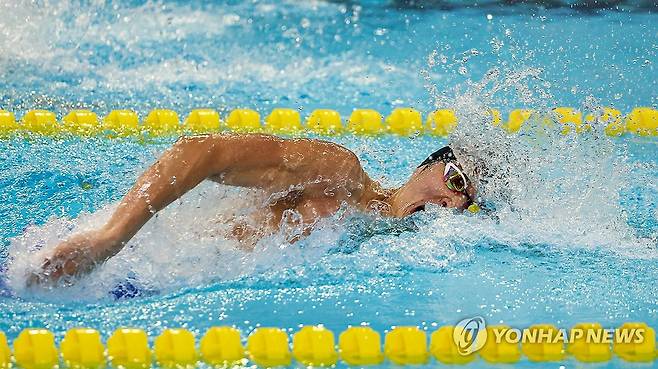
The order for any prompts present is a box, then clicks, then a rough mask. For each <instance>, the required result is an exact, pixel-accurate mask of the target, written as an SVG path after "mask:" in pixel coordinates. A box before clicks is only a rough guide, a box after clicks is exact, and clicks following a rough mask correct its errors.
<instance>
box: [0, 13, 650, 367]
mask: <svg viewBox="0 0 658 369" xmlns="http://www.w3.org/2000/svg"><path fill="white" fill-rule="evenodd" d="M0 10H2V13H6V14H8V12H10V13H11V14H14V15H15V17H0V18H2V19H0V23H1V24H0V29H1V30H2V31H0V50H3V52H2V53H0V108H2V109H6V110H12V111H14V112H16V114H17V115H18V116H20V115H22V113H23V112H24V111H26V110H29V109H35V108H45V109H50V110H52V111H54V112H56V113H57V114H58V116H60V117H61V116H63V115H64V114H65V113H66V112H67V111H68V110H70V109H72V108H88V109H92V110H94V111H96V112H97V113H99V115H104V114H105V113H107V112H108V111H109V110H111V109H115V108H129V109H134V110H136V111H137V112H138V113H139V114H140V115H141V116H144V115H145V114H146V113H147V112H148V111H149V110H150V109H152V108H155V107H162V108H171V109H175V110H177V111H178V112H179V113H180V114H181V115H185V114H186V113H187V112H188V111H189V110H191V109H193V108H196V107H211V108H215V109H217V110H218V111H220V113H221V114H222V115H223V116H226V114H227V113H228V111H230V110H231V109H233V108H235V107H250V108H254V109H256V110H258V111H260V112H261V114H263V115H265V114H267V112H268V111H269V110H271V109H272V108H273V107H279V106H281V107H292V108H297V109H300V111H301V112H302V114H303V115H305V114H307V113H308V112H310V111H311V110H313V109H315V108H320V107H322V108H333V109H336V110H338V111H339V112H340V113H341V114H342V115H343V116H347V115H349V113H350V112H351V110H352V109H353V108H356V107H367V108H375V109H378V110H380V111H381V112H382V113H384V114H387V113H388V112H389V111H390V110H391V109H392V108H394V107H398V106H414V107H416V108H418V109H419V110H421V111H423V112H424V113H425V112H429V111H431V110H433V109H434V108H435V107H453V108H455V109H457V110H458V113H459V114H460V115H461V116H462V117H468V116H470V114H473V111H471V110H469V107H471V106H474V105H479V104H481V105H486V106H493V107H498V108H500V109H501V110H502V111H503V112H507V111H509V110H510V109H512V108H521V107H529V108H534V109H540V110H541V109H546V108H550V107H552V106H574V107H577V108H580V109H583V110H585V111H587V110H588V109H592V108H593V107H595V106H598V105H601V106H614V107H616V108H618V109H620V110H622V111H624V112H628V111H630V109H631V108H633V107H636V106H650V107H654V108H656V106H657V105H658V95H657V94H656V91H658V79H657V78H656V75H657V74H656V63H657V62H658V58H657V52H658V48H657V46H656V39H658V37H657V36H658V27H656V24H658V22H656V15H655V13H651V12H650V11H646V9H645V10H639V9H637V8H632V7H631V8H629V7H626V8H620V9H617V10H615V9H613V10H588V11H583V10H574V9H570V8H568V7H559V8H555V9H543V8H541V7H536V6H514V7H510V6H495V5H490V6H483V7H477V8H472V7H465V8H462V7H457V8H456V9H450V10H447V9H442V7H440V6H439V7H427V8H424V9H419V8H413V7H408V8H398V7H396V6H393V5H392V4H389V3H388V2H376V1H368V2H364V3H342V2H321V1H317V2H303V3H302V2H292V1H290V2H267V1H258V2H248V3H241V2H233V1H231V2H221V3H216V4H206V5H187V4H184V3H167V4H161V3H151V2H146V3H143V2H130V3H126V2H117V3H115V4H113V5H108V6H104V5H99V6H96V5H90V4H87V3H84V4H77V3H76V4H73V3H69V2H62V3H58V4H46V3H38V4H18V5H17V4H10V3H5V4H0ZM649 10H650V9H649ZM10 18H11V19H10ZM460 130H461V131H460V132H458V133H459V135H461V137H462V139H463V137H468V138H469V140H470V141H471V142H473V143H475V144H476V146H478V145H479V146H478V147H481V148H482V147H485V146H486V147H494V148H501V149H502V147H503V146H502V145H503V143H507V144H509V143H512V144H513V145H514V147H515V148H516V149H515V150H517V151H515V150H512V151H511V154H510V155H509V156H507V157H506V158H505V160H506V161H505V165H506V167H509V168H510V172H511V173H512V174H513V177H512V178H511V179H510V180H509V182H507V186H508V187H509V189H510V194H508V195H507V200H505V201H503V200H504V199H503V197H495V198H493V199H492V202H494V203H496V204H497V210H498V212H497V215H495V216H488V215H478V216H471V215H468V214H455V213H452V212H450V211H444V210H441V209H430V211H428V212H426V213H424V214H418V215H415V216H414V217H412V218H411V219H406V220H403V221H391V220H384V219H373V218H371V217H367V216H359V215H354V216H350V217H347V219H335V218H333V219H328V220H327V221H326V222H325V223H323V224H321V225H319V227H318V229H317V230H316V231H314V232H313V233H312V234H311V236H310V237H309V238H308V239H306V240H304V241H302V242H299V243H298V244H295V245H292V246H290V245H287V244H285V243H284V242H282V241H281V239H280V238H277V237H276V236H275V237H271V238H270V239H267V240H265V241H264V242H263V243H262V244H261V245H259V248H257V251H256V252H255V253H253V254H243V253H241V252H238V251H235V250H234V249H233V246H232V244H231V243H230V242H228V241H222V240H217V239H215V240H210V238H208V237H205V236H204V234H202V233H203V232H201V231H200V230H199V228H202V229H203V230H212V227H211V226H212V222H211V221H209V220H208V219H212V218H213V217H215V216H217V214H218V213H221V212H222V211H225V210H226V209H230V208H232V207H234V206H236V205H235V204H236V202H235V198H237V199H239V201H247V200H249V198H250V195H249V194H247V193H242V192H239V191H234V190H232V189H226V188H221V187H218V186H215V185H211V184H205V185H204V186H202V188H200V189H198V190H196V191H193V192H192V193H190V194H188V195H187V197H185V198H184V201H181V202H180V203H177V204H175V205H174V206H173V207H172V208H171V209H168V210H167V211H165V212H163V214H162V215H161V216H160V217H159V218H158V219H156V220H154V221H152V222H150V223H149V225H147V227H146V229H145V231H144V232H142V234H141V235H140V236H138V237H137V238H136V239H135V240H134V241H133V242H132V243H131V244H130V245H129V246H128V247H126V249H124V251H122V253H120V254H119V255H117V257H116V258H115V259H113V260H112V261H110V262H108V263H107V264H106V265H104V266H103V267H102V268H100V269H99V270H98V271H97V272H96V273H94V274H92V275H90V276H89V277H86V278H85V279H83V280H82V281H80V282H79V283H78V284H77V285H76V286H72V287H68V288H59V289H54V290H50V291H43V290H30V289H26V288H25V287H24V286H23V285H22V284H21V276H22V275H23V274H24V272H25V271H26V270H28V269H29V266H30V265H33V264H34V263H36V261H35V259H34V258H33V256H34V252H35V250H36V249H40V248H43V249H48V248H49V247H52V246H53V245H54V244H56V242H57V240H59V239H61V238H63V237H65V236H66V235H68V234H70V233H71V232H74V231H75V230H77V229H80V228H84V227H85V226H87V225H94V224H96V225H97V224H98V223H99V222H101V221H102V219H103V217H105V216H107V214H108V211H109V210H108V208H107V207H108V206H111V204H113V203H115V202H116V201H117V200H119V199H120V198H121V196H122V195H123V194H124V193H125V192H126V191H127V190H128V189H129V188H130V186H131V185H132V183H133V182H134V180H135V179H136V177H137V176H138V175H139V173H141V171H142V170H143V169H144V168H146V167H147V166H148V165H149V164H150V163H151V162H153V160H155V158H156V157H157V156H158V155H159V154H160V153H161V152H162V151H163V150H164V149H165V148H166V147H167V146H168V145H169V144H170V143H171V142H173V140H174V139H173V138H164V139H161V140H155V141H154V142H148V143H143V142H138V141H135V140H131V139H126V140H115V141H109V140H103V139H59V140H53V139H50V138H45V139H40V138H33V139H10V140H2V141H0V188H1V190H0V196H1V198H2V201H1V203H0V236H1V237H2V246H0V311H1V312H2V314H0V330H2V331H4V332H6V333H7V335H8V337H9V338H10V339H13V338H15V337H16V335H17V334H18V332H20V330H21V329H23V328H26V327H29V326H42V327H46V328H48V329H51V330H53V331H54V332H55V333H56V334H57V337H58V338H61V336H62V334H63V332H64V331H65V330H66V329H68V328H71V327H75V326H88V327H92V328H97V329H99V330H101V332H103V334H104V335H105V337H107V334H109V333H110V332H111V331H112V330H114V329H115V328H117V327H121V326H137V327H142V328H144V329H145V330H147V332H148V333H149V334H150V335H151V336H152V337H155V336H156V335H157V334H159V333H160V332H161V331H162V329H164V328H165V327H180V326H182V327H187V328H189V329H191V330H192V331H193V332H195V334H196V335H197V337H200V336H201V334H203V332H204V331H205V329H207V328H208V327H210V326H214V325H235V326H237V327H238V328H240V329H241V330H242V333H243V336H246V335H247V334H248V333H249V332H250V331H251V330H252V329H253V328H254V327H257V326H278V327H282V328H287V329H291V330H292V331H294V330H296V329H297V327H298V326H299V325H301V324H318V323H323V324H325V325H326V326H327V327H328V328H330V329H333V330H334V331H335V332H340V331H342V330H343V329H345V328H346V327H347V326H348V325H356V324H362V323H367V324H369V325H371V326H373V327H374V328H375V329H377V330H378V331H380V332H385V331H386V330H387V329H390V327H391V326H395V325H404V324H409V325H419V326H421V327H422V328H425V329H427V330H428V331H433V330H434V329H435V328H436V327H437V326H440V325H444V324H454V323H456V322H457V321H459V320H461V319H463V318H465V317H469V316H474V315H481V316H483V317H485V319H486V320H487V322H488V323H490V324H493V323H504V324H508V325H511V326H515V327H525V326H527V325H530V324H534V323H541V322H548V323H553V324H556V325H558V326H560V327H564V328H568V327H570V326H571V325H573V324H574V323H577V322H583V321H597V322H600V323H602V324H603V325H604V326H610V327H614V326H618V325H620V324H621V323H623V322H626V321H645V322H647V323H649V324H650V325H652V326H654V327H658V287H656V286H657V284H656V283H655V281H656V280H657V279H658V267H657V266H656V260H657V258H656V256H657V255H658V253H657V252H656V251H657V250H656V247H657V246H658V241H657V240H658V210H657V204H658V186H657V185H656V182H657V181H656V178H657V177H658V155H657V154H658V145H657V144H656V141H655V139H651V138H641V137H623V138H617V139H608V138H606V137H605V136H603V135H601V134H600V132H599V134H593V135H592V136H591V137H588V136H579V137H574V136H569V137H562V136H555V135H551V134H550V133H548V134H545V135H543V136H542V135H539V136H538V133H536V132H535V133H529V134H527V135H523V134H522V135H520V136H510V137H505V138H504V139H503V140H502V141H505V142H503V143H501V142H500V141H501V140H498V139H495V140H494V139H492V138H491V137H493V136H492V134H493V133H492V131H490V130H487V129H484V128H478V126H477V125H476V124H466V123H465V124H463V128H462V127H460ZM599 131H600V130H599ZM459 135H458V136H459ZM537 137H543V138H542V139H538V138H537ZM325 139H327V138H325ZM328 139H331V140H334V141H337V142H339V143H341V144H344V145H346V146H347V147H349V148H350V149H352V150H354V151H355V152H356V153H357V155H358V156H359V158H360V159H361V161H362V163H363V165H364V167H365V168H366V170H367V171H368V172H369V173H370V174H371V176H372V177H373V178H375V179H377V180H380V181H382V183H384V184H385V185H387V186H396V185H400V184H402V183H403V182H404V180H405V179H406V178H407V176H408V175H409V174H410V173H411V170H412V169H413V168H414V167H415V165H416V164H417V163H418V162H419V161H420V160H422V159H423V158H424V157H425V156H426V155H427V154H428V153H429V152H431V151H433V150H434V149H435V148H437V147H439V146H440V145H442V144H444V143H445V142H448V139H439V138H434V137H418V138H395V137H386V138H358V137H351V136H345V137H337V138H328ZM450 140H452V139H450ZM487 145H488V146H487ZM524 163H525V164H524ZM498 164H500V163H498ZM517 174H518V175H517ZM239 204H242V202H239V203H238V206H241V205H239ZM510 204H511V205H510ZM245 206H247V205H245ZM340 365H343V364H339V366H340ZM522 365H528V366H532V365H531V364H527V363H525V362H524V363H523V364H522ZM551 365H552V366H554V367H558V365H559V364H551ZM617 365H621V364H620V362H618V361H612V362H610V363H609V366H610V367H615V366H617ZM471 366H472V367H486V365H485V364H484V363H483V362H481V361H480V362H476V363H474V364H471Z"/></svg>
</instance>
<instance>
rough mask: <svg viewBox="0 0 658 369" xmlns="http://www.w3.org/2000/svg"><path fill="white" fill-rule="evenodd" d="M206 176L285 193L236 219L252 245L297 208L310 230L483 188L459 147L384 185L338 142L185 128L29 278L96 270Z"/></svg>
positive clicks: (463, 197)
mask: <svg viewBox="0 0 658 369" xmlns="http://www.w3.org/2000/svg"><path fill="white" fill-rule="evenodd" d="M206 179H209V180H211V181H215V182H219V183H222V184H225V185H229V186H239V187H249V188H257V189H260V190H262V191H264V192H265V193H266V194H269V195H276V196H270V200H269V201H268V202H267V204H266V205H265V206H264V207H263V208H262V209H260V211H259V212H258V213H256V214H253V219H254V220H255V222H256V223H255V224H256V226H254V225H253V223H252V225H251V226H247V225H245V224H235V225H234V227H233V231H232V234H231V236H232V237H234V238H236V239H238V240H240V241H241V242H242V243H243V244H244V245H245V248H250V247H251V248H253V245H254V244H255V240H257V239H258V238H260V237H262V236H264V235H266V234H268V233H272V232H274V231H276V230H277V229H279V227H280V226H281V225H282V223H285V222H287V220H286V219H287V217H284V212H286V211H288V212H289V211H290V210H294V211H296V212H297V213H298V214H299V215H300V216H301V218H300V219H301V221H300V222H301V224H300V225H301V226H302V227H303V229H304V233H305V234H308V233H309V232H310V231H311V229H312V226H313V225H314V224H315V222H316V221H317V220H319V219H320V218H323V217H328V216H331V215H332V214H334V213H335V212H336V211H338V209H339V207H341V205H342V204H346V205H348V206H351V207H353V208H356V209H358V210H361V211H366V212H377V213H379V214H381V215H384V216H392V217H404V216H407V215H409V214H412V213H414V212H416V211H420V210H424V208H425V205H426V204H428V203H432V204H436V205H438V206H442V207H449V208H457V209H461V210H464V209H467V208H468V209H469V210H471V211H477V205H476V204H475V203H474V202H473V199H474V196H475V188H474V187H473V185H472V183H471V182H470V181H469V179H468V178H467V176H466V175H465V174H464V173H463V170H462V168H461V166H460V164H459V162H458V158H456V157H455V154H454V153H453V151H452V150H451V149H450V148H449V147H444V148H442V149H440V150H438V151H436V152H435V153H433V154H432V155H430V156H429V157H428V158H427V159H426V160H425V161H423V162H422V163H421V164H420V165H419V166H418V168H416V170H415V171H414V172H413V174H412V175H411V177H410V178H409V180H408V181H407V182H406V183H405V184H404V185H403V186H402V187H400V188H398V189H384V188H382V186H381V185H380V184H379V183H377V182H375V181H374V180H372V179H371V178H370V177H368V174H367V173H366V172H365V171H364V170H363V167H361V163H360V162H359V159H358V158H357V156H356V155H355V154H354V153H353V152H351V151H350V150H348V149H346V148H345V147H342V146H340V145H338V144H335V143H331V142H327V141H321V140H315V139H282V138H279V137H275V136H269V135H257V134H250V135H233V134H215V135H204V136H191V137H182V138H180V139H179V140H178V141H177V142H176V143H175V144H174V145H173V146H172V147H171V148H169V149H168V150H167V151H165V153H164V154H163V155H162V156H161V157H160V158H159V159H158V161H157V162H156V163H155V164H153V165H152V166H151V167H150V168H148V169H147V170H146V171H145V172H144V173H143V174H142V176H141V177H139V179H138V180H137V182H136V183H135V185H134V186H133V187H132V189H131V190H130V191H129V192H128V194H126V196H125V197H124V198H123V199H122V200H121V202H120V203H119V205H118V207H117V208H116V210H115V211H114V213H113V214H112V216H111V217H110V219H109V221H108V222H107V223H106V224H105V225H104V226H103V227H101V228H100V229H96V230H93V231H90V232H86V233H81V234H77V235H74V236H72V237H70V238H69V239H67V240H65V241H64V242H62V243H60V244H59V245H58V246H57V247H56V248H55V249H54V251H53V252H52V253H51V255H50V256H49V257H47V258H46V259H45V261H44V262H43V264H42V265H41V270H39V271H37V272H35V273H34V274H33V275H31V277H30V279H29V282H28V283H35V282H36V283H43V282H55V281H57V280H59V279H61V278H62V277H72V276H78V275H80V274H84V273H88V272H90V271H91V270H92V269H93V268H94V267H95V266H96V265H98V264H100V263H103V262H105V261H106V260H107V259H109V258H111V257H112V256H114V255H115V254H117V253H118V252H119V251H120V250H121V249H122V248H123V247H124V245H125V244H126V243H127V242H128V241H129V240H130V239H131V238H132V237H133V236H134V235H135V234H136V233H137V232H138V231H139V230H140V228H142V226H143V225H144V224H145V223H146V222H147V221H148V220H149V219H150V218H151V217H152V216H153V215H154V214H155V213H156V212H158V211H160V210H162V209H163V208H164V207H166V206H167V205H169V204H170V203H171V202H173V201H174V200H176V199H178V198H179V197H181V196H182V195H183V194H184V193H186V192H187V191H189V190H191V189H192V188H194V187H196V186H197V185H198V184H199V183H201V182H202V181H203V180H206ZM291 241H292V242H294V240H291Z"/></svg>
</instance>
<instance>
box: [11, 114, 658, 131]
mask: <svg viewBox="0 0 658 369" xmlns="http://www.w3.org/2000/svg"><path fill="white" fill-rule="evenodd" d="M486 120H487V121H488V122H489V123H490V124H493V125H496V126H500V127H501V128H503V129H505V130H507V131H508V132H510V133H513V132H517V131H519V130H520V129H521V127H522V126H523V125H524V124H526V123H527V122H529V121H535V122H539V123H540V124H544V125H549V126H551V125H552V126H556V129H559V130H560V131H561V133H562V134H570V133H572V132H575V133H582V132H586V131H588V130H590V129H591V128H592V125H593V124H601V125H605V133H606V134H607V135H609V136H621V135H624V134H634V135H639V136H658V110H656V109H653V108H649V107H638V108H634V109H633V110H632V111H631V112H629V113H628V114H626V115H624V114H622V112H621V111H619V110H617V109H614V108H609V107H604V108H600V109H598V111H597V112H596V113H591V114H586V115H584V114H583V113H582V112H580V111H578V110H577V109H575V108H569V107H558V108H554V109H552V110H550V111H548V112H541V111H533V110H529V109H515V110H512V111H510V113H509V114H508V116H507V119H506V120H503V117H502V114H501V112H500V111H499V110H496V109H491V110H489V111H487V112H486ZM458 123H459V120H458V116H457V114H456V113H455V112H454V111H453V110H450V109H439V110H435V111H433V112H430V113H428V114H426V116H425V121H423V116H422V114H421V113H420V111H418V110H416V109H413V108H395V109H393V111H391V113H390V114H389V115H388V116H387V117H386V118H384V116H383V115H382V114H381V113H379V112H378V111H376V110H372V109H355V110H354V111H352V113H351V114H350V116H349V118H347V119H345V120H344V119H343V118H342V117H341V116H340V114H339V113H338V112H337V111H335V110H331V109H317V110H314V111H313V112H311V114H310V115H308V116H307V117H306V119H305V120H304V122H303V123H302V117H301V114H300V112H299V111H298V110H295V109H289V108H275V109H273V110H272V111H271V112H270V113H269V114H268V115H267V116H266V117H265V119H264V121H261V116H260V114H259V113H258V112H257V111H255V110H251V109H235V110H233V111H231V112H230V113H229V114H228V116H226V118H225V119H223V118H222V117H220V114H219V113H218V112H217V111H216V110H213V109H194V110H192V111H191V112H190V113H189V114H188V116H187V117H186V118H185V119H184V120H183V121H182V122H181V119H180V118H179V115H178V113H177V112H175V111H173V110H168V109H154V110H152V111H150V112H149V113H148V114H147V115H146V117H144V118H143V119H142V120H141V121H140V119H139V117H138V115H137V113H135V112H134V111H132V110H113V111H111V112H110V113H109V114H107V115H106V116H105V117H103V118H102V119H99V117H98V115H97V114H96V113H94V112H92V111H90V110H72V111H69V112H68V113H67V114H66V115H64V117H63V118H62V119H61V121H60V120H58V119H57V115H56V114H55V113H53V112H51V111H48V110H30V111H28V112H26V113H25V114H24V115H23V116H22V117H21V119H20V120H17V119H16V117H15V114H14V113H13V112H10V111H6V110H0V137H5V138H7V137H12V136H14V135H17V134H21V133H29V134H36V135H46V136H58V135H67V134H68V135H75V136H82V137H86V136H104V137H109V138H112V137H121V136H154V137H159V136H176V135H180V134H200V133H212V132H220V131H233V132H254V133H255V132H259V133H273V134H284V135H285V134H293V135H294V134H301V133H314V134H320V135H325V136H332V135H340V134H355V135H371V136H376V135H383V134H393V135H398V136H414V135H420V134H428V135H434V136H439V137H445V136H447V135H448V134H449V133H450V132H452V130H454V129H455V127H456V126H457V124H458Z"/></svg>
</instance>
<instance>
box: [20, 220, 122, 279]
mask: <svg viewBox="0 0 658 369" xmlns="http://www.w3.org/2000/svg"><path fill="white" fill-rule="evenodd" d="M112 244H113V242H111V240H110V238H108V237H103V236H102V235H101V233H100V232H96V231H94V232H87V233H81V234H77V235H74V236H72V237H71V238H69V239H68V240H66V241H64V242H62V243H60V244H59V245H57V247H55V249H54V250H53V251H52V252H51V254H50V255H49V256H47V257H46V258H45V259H44V260H43V262H42V263H41V266H40V267H39V269H38V270H36V271H33V272H31V273H30V275H29V276H28V278H27V285H28V287H29V286H32V285H55V284H57V283H58V282H60V281H63V280H66V281H70V280H71V279H73V278H75V277H78V276H80V275H82V274H86V273H89V272H90V271H91V270H93V269H94V267H95V266H96V265H97V264H99V263H101V262H103V261H105V260H107V257H108V256H107V254H108V253H107V250H108V249H110V248H111V247H112Z"/></svg>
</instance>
